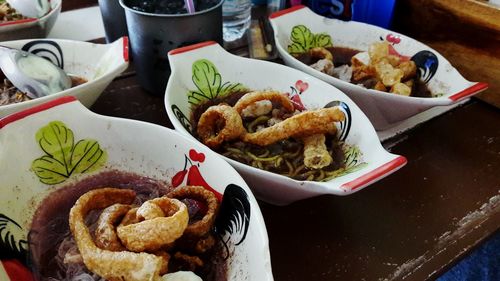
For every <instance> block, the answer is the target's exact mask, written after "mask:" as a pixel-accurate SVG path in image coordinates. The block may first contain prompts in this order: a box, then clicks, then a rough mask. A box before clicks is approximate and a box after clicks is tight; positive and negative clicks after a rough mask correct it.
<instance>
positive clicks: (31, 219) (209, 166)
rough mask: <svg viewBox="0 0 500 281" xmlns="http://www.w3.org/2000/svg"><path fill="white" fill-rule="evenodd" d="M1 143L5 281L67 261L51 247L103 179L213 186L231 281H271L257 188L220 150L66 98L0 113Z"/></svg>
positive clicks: (0, 244)
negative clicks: (72, 212)
mask: <svg viewBox="0 0 500 281" xmlns="http://www.w3.org/2000/svg"><path fill="white" fill-rule="evenodd" d="M0 147H1V153H0V168H1V170H2V173H1V174H0V181H1V182H2V187H1V190H0V191H1V192H2V196H0V249H1V251H0V253H1V255H0V258H1V262H0V279H1V280H12V281H14V280H15V281H28V280H33V276H36V277H37V278H39V279H43V280H45V279H46V278H48V276H47V275H48V274H49V273H50V272H51V271H50V268H51V267H50V265H51V262H52V260H53V261H54V262H56V261H58V260H59V261H60V259H61V258H60V253H59V252H57V251H56V253H54V254H53V255H51V254H47V253H48V252H47V251H52V252H50V253H53V251H55V250H54V249H59V250H61V249H64V246H63V245H62V242H60V241H61V239H62V236H63V235H62V234H65V233H67V232H68V229H67V223H68V212H69V209H70V208H71V207H72V206H73V204H74V202H75V201H76V199H78V197H79V196H80V195H82V194H83V193H85V192H87V191H89V190H90V189H96V188H101V187H103V186H101V185H99V186H97V185H98V183H99V182H100V181H101V183H100V184H103V185H104V186H113V187H124V188H128V185H131V186H134V189H137V190H136V191H137V192H139V191H138V190H139V189H141V188H143V189H146V188H149V189H151V188H153V189H152V192H159V190H160V189H158V188H159V187H165V188H168V189H171V188H174V187H178V186H184V185H197V186H202V187H203V188H205V189H206V190H209V191H211V192H213V194H214V195H215V196H216V198H218V200H220V202H221V203H220V207H219V212H218V213H217V217H216V219H215V228H214V232H215V235H217V236H218V237H220V239H221V241H222V242H221V243H223V244H224V245H225V246H224V247H223V249H224V250H223V253H224V255H223V256H222V257H221V259H222V260H223V262H222V263H221V267H222V268H223V271H222V272H225V274H226V277H227V278H226V279H224V280H232V281H235V280H255V281H257V280H259V281H260V280H266V281H271V280H273V276H272V272H271V265H270V264H271V263H270V256H269V247H268V238H267V231H266V227H265V224H264V221H263V218H262V215H261V213H260V210H259V206H258V205H257V202H256V200H255V199H254V197H253V195H252V193H251V191H250V189H249V188H248V187H247V185H246V183H245V182H244V181H243V179H242V178H241V177H240V176H239V174H238V173H237V172H236V171H235V170H234V169H233V168H232V167H231V166H230V165H229V164H227V163H226V162H225V161H224V160H223V159H222V158H220V157H219V156H218V155H217V154H215V153H213V152H212V151H210V150H209V149H207V148H205V147H203V146H201V145H199V144H198V143H196V142H194V141H192V140H190V139H188V138H186V137H184V136H182V135H181V134H179V133H177V132H175V131H173V130H170V129H167V128H165V127H162V126H158V125H154V124H150V123H146V122H140V121H135V120H129V119H121V118H113V117H107V116H101V115H97V114H95V113H92V112H91V111H89V110H88V109H86V108H85V107H84V106H83V105H82V104H81V103H80V102H79V101H77V100H76V99H75V98H74V97H71V96H68V97H62V98H59V99H55V100H52V101H49V102H47V103H43V104H41V105H38V106H35V107H31V108H29V109H26V110H23V111H20V112H17V113H15V114H12V115H8V116H6V117H4V118H2V119H0ZM102 181H104V182H105V183H104V182H102ZM114 182H117V183H114ZM153 183H154V185H153ZM123 184H125V186H122V185H123ZM149 189H148V190H149ZM160 195H161V193H160ZM59 219H61V220H59ZM40 241H44V242H43V243H42V242H40ZM64 241H66V240H64ZM57 245H60V247H59V248H56V247H55V246H57ZM61 247H62V248H61ZM62 255H63V256H65V255H64V252H63V254H62ZM47 257H50V258H49V262H47ZM58 257H59V258H58ZM43 261H45V262H43ZM47 264H48V265H47ZM31 270H33V271H31ZM224 270H225V271H224ZM52 277H55V276H52ZM44 278H45V279H44ZM61 278H63V277H61ZM39 279H38V280H39ZM51 280H54V279H51ZM56 280H58V279H56ZM61 280H62V279H61Z"/></svg>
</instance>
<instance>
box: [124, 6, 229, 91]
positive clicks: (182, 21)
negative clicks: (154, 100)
mask: <svg viewBox="0 0 500 281" xmlns="http://www.w3.org/2000/svg"><path fill="white" fill-rule="evenodd" d="M222 2H223V0H222V1H220V2H218V3H217V4H216V5H215V6H213V7H211V8H209V9H206V10H203V11H199V12H195V13H192V14H152V13H146V12H141V11H137V10H134V9H132V8H131V7H129V6H128V5H127V4H128V1H127V0H120V4H121V5H122V7H123V8H124V9H125V16H126V19H127V27H128V33H129V37H130V46H131V53H132V57H133V59H134V60H133V63H134V66H135V70H136V72H137V78H138V80H139V84H140V85H141V87H143V88H144V89H145V90H147V91H148V92H150V93H152V94H155V95H163V94H165V88H166V86H167V81H168V78H169V76H170V65H169V62H168V57H167V54H168V52H169V51H170V50H172V49H176V48H179V47H182V46H187V45H191V44H194V43H199V42H203V41H208V40H213V41H216V42H218V43H219V44H222Z"/></svg>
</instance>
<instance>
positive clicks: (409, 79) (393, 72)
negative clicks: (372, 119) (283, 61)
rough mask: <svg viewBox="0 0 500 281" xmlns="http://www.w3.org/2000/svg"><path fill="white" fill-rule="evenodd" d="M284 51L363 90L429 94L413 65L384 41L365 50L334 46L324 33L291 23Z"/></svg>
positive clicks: (407, 58)
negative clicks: (287, 43) (363, 88)
mask: <svg viewBox="0 0 500 281" xmlns="http://www.w3.org/2000/svg"><path fill="white" fill-rule="evenodd" d="M291 34H292V35H291V40H292V43H291V44H290V45H289V46H288V52H289V53H290V54H291V55H292V56H294V57H295V58H296V59H298V60H300V61H301V62H303V63H305V64H307V65H309V66H311V67H312V68H314V69H316V70H318V71H321V72H323V73H326V74H328V75H330V76H333V77H335V78H339V79H341V80H343V81H346V82H350V83H353V84H357V85H360V86H362V87H365V88H367V89H375V90H379V91H382V92H388V93H394V94H398V95H403V96H413V97H432V96H433V95H432V94H431V92H430V90H429V89H428V88H427V86H426V85H425V83H424V82H423V81H421V79H420V77H419V72H418V71H417V70H418V69H417V65H416V63H415V61H413V60H412V59H411V58H410V57H407V56H403V55H401V54H399V53H398V52H397V51H396V50H395V49H394V47H393V46H392V45H391V43H390V42H388V41H380V42H374V43H372V44H371V45H370V46H369V48H368V51H367V52H364V51H361V50H356V49H351V48H346V47H337V46H334V45H333V43H332V40H331V38H330V36H329V35H327V34H323V33H320V34H313V33H312V32H311V31H310V30H309V29H308V28H307V27H305V26H303V25H298V26H295V27H294V28H293V30H292V33H291Z"/></svg>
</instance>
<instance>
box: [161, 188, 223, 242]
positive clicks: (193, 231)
mask: <svg viewBox="0 0 500 281" xmlns="http://www.w3.org/2000/svg"><path fill="white" fill-rule="evenodd" d="M167 196H168V197H170V198H176V199H179V200H183V199H194V200H197V201H201V202H203V203H205V204H206V205H207V213H206V214H205V216H203V218H202V219H201V220H198V221H196V222H194V223H191V224H189V225H188V226H187V227H186V230H185V231H184V235H185V236H186V237H188V238H201V237H203V236H205V235H206V234H207V233H208V232H209V231H210V229H212V227H213V225H214V222H215V216H216V215H217V211H218V207H219V203H218V201H217V197H215V195H214V194H213V193H212V192H211V191H209V190H206V189H205V188H204V187H202V186H189V185H188V186H185V187H180V188H176V189H175V190H173V191H172V192H170V193H168V194H167Z"/></svg>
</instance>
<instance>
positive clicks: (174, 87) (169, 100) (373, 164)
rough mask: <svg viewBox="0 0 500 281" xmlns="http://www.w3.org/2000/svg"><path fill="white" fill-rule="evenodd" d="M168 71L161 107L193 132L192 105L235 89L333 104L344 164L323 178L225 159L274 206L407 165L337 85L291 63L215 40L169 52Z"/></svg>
mask: <svg viewBox="0 0 500 281" xmlns="http://www.w3.org/2000/svg"><path fill="white" fill-rule="evenodd" d="M169 60H170V65H171V67H172V75H171V76H170V79H169V82H168V84H167V89H166V94H165V106H166V110H167V114H168V117H169V119H170V121H171V122H172V124H173V125H174V127H175V129H176V130H178V131H179V132H181V133H182V134H184V135H187V136H188V137H189V138H191V139H193V140H196V141H199V140H198V139H196V138H195V137H194V136H193V125H192V123H191V122H192V120H191V117H192V114H193V108H194V106H196V105H198V104H201V103H203V102H207V101H211V100H215V99H216V98H217V97H221V96H224V95H228V94H230V93H231V91H235V90H238V89H243V88H246V89H250V90H254V91H259V90H266V89H267V90H269V89H270V90H274V91H278V92H281V93H288V95H289V96H290V99H291V100H292V102H293V103H294V104H295V107H296V108H299V109H304V108H306V109H318V108H323V107H330V106H337V107H338V108H339V109H340V110H342V111H343V112H344V115H345V116H346V118H345V120H344V121H342V122H340V123H339V124H338V135H337V137H338V139H339V140H341V141H342V142H343V143H344V144H345V148H347V149H346V150H344V153H345V156H346V157H345V159H344V161H345V162H344V168H343V169H342V170H338V172H337V173H336V172H334V173H333V174H334V175H333V176H332V177H331V178H328V179H326V178H324V179H323V181H311V180H296V179H293V178H291V177H287V176H284V175H281V174H277V173H273V172H269V171H267V170H263V169H259V168H255V167H253V166H250V165H247V164H243V163H241V162H238V161H235V160H233V159H231V158H229V157H226V158H225V159H226V160H227V161H229V163H231V165H233V166H234V167H235V168H236V170H237V171H238V172H240V174H241V175H242V176H243V178H244V179H245V180H246V181H247V183H249V186H250V187H251V188H252V191H253V192H254V193H255V194H256V196H257V198H259V199H262V200H264V201H267V202H269V203H272V204H276V205H285V204H290V203H292V202H294V201H297V200H301V199H306V198H309V197H314V196H318V195H321V194H335V195H348V194H352V193H354V192H357V191H359V190H361V189H362V188H363V187H366V186H368V185H369V184H371V183H374V182H376V181H378V180H380V179H382V178H383V177H385V176H387V175H389V174H391V173H393V172H395V171H396V170H398V169H399V168H401V167H402V166H404V165H405V164H406V159H405V158H404V157H402V156H399V155H394V154H391V153H389V152H387V151H386V150H385V149H384V148H383V147H382V145H381V144H380V141H379V139H378V138H377V135H376V133H375V130H374V129H373V126H372V125H371V123H370V121H369V120H368V118H367V117H366V116H365V115H364V114H363V112H362V111H361V110H360V109H359V108H358V107H357V105H356V104H355V103H354V102H352V101H351V99H350V98H349V97H347V96H346V95H345V94H344V93H342V92H341V91H339V90H338V89H336V88H335V87H333V86H331V85H329V84H327V83H325V82H323V81H321V80H319V79H317V78H314V77H312V76H310V75H308V74H305V73H303V72H301V71H298V70H295V69H292V68H290V67H287V66H284V65H280V64H276V63H271V62H266V61H260V60H253V59H248V58H242V57H238V56H235V55H232V54H230V53H228V52H227V51H225V50H224V49H223V48H222V47H221V46H220V45H218V44H217V43H215V42H203V43H199V44H196V45H191V46H186V47H183V48H179V49H175V50H172V51H170V52H169Z"/></svg>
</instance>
